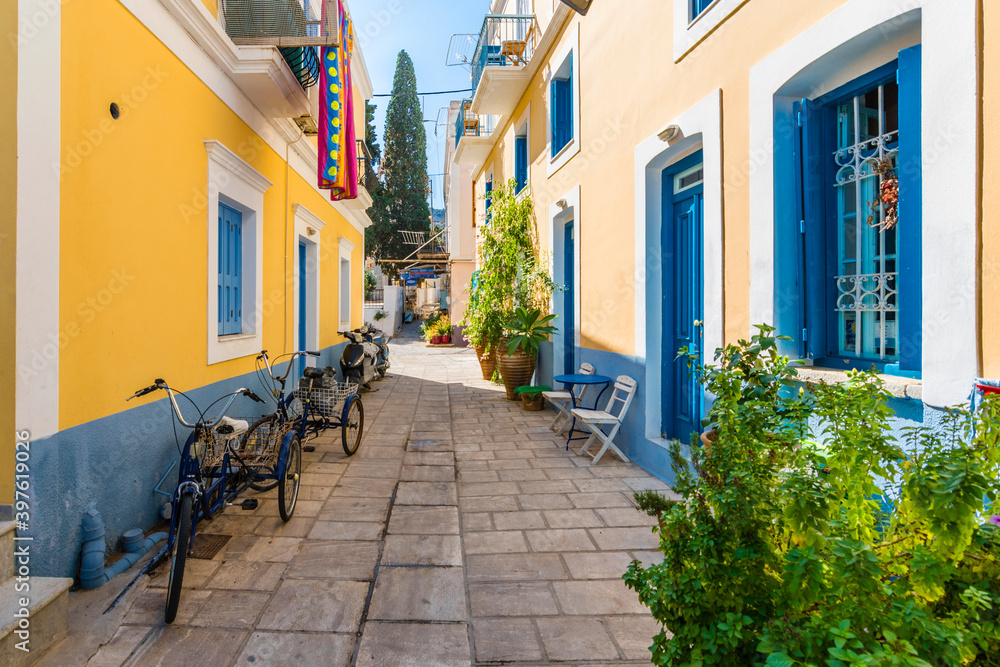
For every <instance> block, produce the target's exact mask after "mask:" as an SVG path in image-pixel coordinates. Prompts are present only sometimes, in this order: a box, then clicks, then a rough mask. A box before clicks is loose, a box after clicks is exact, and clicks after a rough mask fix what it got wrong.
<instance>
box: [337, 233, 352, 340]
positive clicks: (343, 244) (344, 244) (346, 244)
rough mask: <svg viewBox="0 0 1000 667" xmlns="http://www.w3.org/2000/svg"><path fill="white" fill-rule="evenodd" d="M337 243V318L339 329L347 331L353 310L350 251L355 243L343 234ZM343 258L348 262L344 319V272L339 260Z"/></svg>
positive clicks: (341, 260)
mask: <svg viewBox="0 0 1000 667" xmlns="http://www.w3.org/2000/svg"><path fill="white" fill-rule="evenodd" d="M338 245H339V248H340V252H339V254H338V261H337V287H338V289H339V293H338V295H337V319H338V321H339V322H340V329H341V330H342V331H348V330H349V329H350V328H351V310H353V307H354V304H353V303H351V294H352V292H351V289H352V287H353V281H354V264H353V262H352V261H351V253H352V252H353V251H354V248H355V245H354V244H353V243H352V242H351V241H350V240H348V239H347V238H346V237H344V236H341V237H339V243H338ZM344 260H347V263H348V264H347V265H348V270H347V276H348V279H347V285H346V288H347V289H346V294H347V306H348V316H347V319H346V320H345V319H343V316H344V294H345V289H344V288H345V285H344V284H343V280H344V272H343V270H342V269H341V262H343V261H344Z"/></svg>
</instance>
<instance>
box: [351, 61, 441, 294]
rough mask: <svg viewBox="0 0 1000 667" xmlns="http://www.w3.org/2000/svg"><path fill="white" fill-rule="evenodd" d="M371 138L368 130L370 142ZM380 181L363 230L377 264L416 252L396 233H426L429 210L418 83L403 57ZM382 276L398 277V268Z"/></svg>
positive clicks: (390, 111) (385, 268)
mask: <svg viewBox="0 0 1000 667" xmlns="http://www.w3.org/2000/svg"><path fill="white" fill-rule="evenodd" d="M373 134H374V128H372V129H371V132H370V134H369V136H371V135H373ZM382 174H383V176H384V180H383V183H382V187H381V188H380V192H379V193H378V194H379V196H378V197H376V196H375V194H374V193H373V194H372V199H373V201H374V204H373V206H372V209H374V210H373V213H374V215H372V216H370V217H371V218H372V226H371V227H370V228H369V229H368V230H367V232H366V234H365V236H366V239H367V240H366V242H365V248H366V252H367V253H368V254H369V255H371V256H372V257H374V258H375V259H376V260H384V259H403V258H404V257H405V256H406V255H408V254H409V253H410V252H412V251H413V250H414V249H415V248H413V247H412V246H405V245H403V243H402V237H401V235H400V234H399V232H400V231H414V232H421V231H422V232H427V231H429V230H430V209H429V207H428V205H427V182H428V181H427V135H426V133H425V131H424V122H423V113H422V111H421V109H420V98H419V97H418V96H417V77H416V74H415V72H414V70H413V61H412V60H410V56H409V55H407V53H406V51H400V52H399V56H398V57H397V58H396V74H395V77H394V79H393V83H392V97H391V98H390V102H389V107H388V109H387V110H386V118H385V155H384V158H383V160H382ZM382 270H383V271H384V272H386V273H387V274H388V275H396V274H397V273H398V271H397V267H396V266H395V265H393V264H383V265H382Z"/></svg>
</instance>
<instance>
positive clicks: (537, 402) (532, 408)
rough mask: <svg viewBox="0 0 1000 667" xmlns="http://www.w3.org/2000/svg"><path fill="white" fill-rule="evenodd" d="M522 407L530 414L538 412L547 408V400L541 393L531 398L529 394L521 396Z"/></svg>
mask: <svg viewBox="0 0 1000 667" xmlns="http://www.w3.org/2000/svg"><path fill="white" fill-rule="evenodd" d="M521 407H522V408H524V409H525V410H527V411H528V412H538V411H539V410H541V409H542V408H543V407H545V398H544V397H543V396H542V395H541V394H540V393H539V394H535V395H534V396H532V397H531V398H528V395H527V394H521Z"/></svg>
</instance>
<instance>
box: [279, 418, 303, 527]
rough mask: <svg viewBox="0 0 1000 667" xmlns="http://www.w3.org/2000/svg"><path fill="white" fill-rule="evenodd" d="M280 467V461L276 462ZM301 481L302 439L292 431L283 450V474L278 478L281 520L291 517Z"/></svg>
mask: <svg viewBox="0 0 1000 667" xmlns="http://www.w3.org/2000/svg"><path fill="white" fill-rule="evenodd" d="M278 467H279V468H281V462H280V461H279V462H278ZM301 481H302V441H301V440H299V436H298V434H296V433H293V434H292V436H291V440H289V442H288V451H287V452H285V474H283V475H281V476H280V477H279V478H278V513H279V514H280V515H281V520H282V521H288V520H289V519H291V518H292V513H293V512H294V511H295V501H296V500H297V499H298V497H299V483H300V482H301Z"/></svg>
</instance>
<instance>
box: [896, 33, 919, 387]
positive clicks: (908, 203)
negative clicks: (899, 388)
mask: <svg viewBox="0 0 1000 667" xmlns="http://www.w3.org/2000/svg"><path fill="white" fill-rule="evenodd" d="M920 151H921V146H920V46H919V45H917V46H913V47H910V48H908V49H904V50H903V51H900V52H899V156H898V160H897V168H896V175H897V176H898V177H899V223H898V224H899V226H900V229H899V262H898V267H897V268H898V270H899V277H898V279H897V280H898V287H899V295H898V297H897V298H898V299H899V303H898V307H899V314H898V315H897V316H896V317H897V318H898V323H897V327H898V333H897V335H898V336H899V341H900V344H899V368H900V370H901V371H919V370H920V358H921V338H922V332H921V319H922V316H923V312H922V301H923V295H922V293H921V282H922V276H923V271H922V261H923V259H922V253H921V226H922V224H923V223H922V202H921V196H922V192H923V187H922V172H923V168H922V162H921V153H920Z"/></svg>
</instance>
